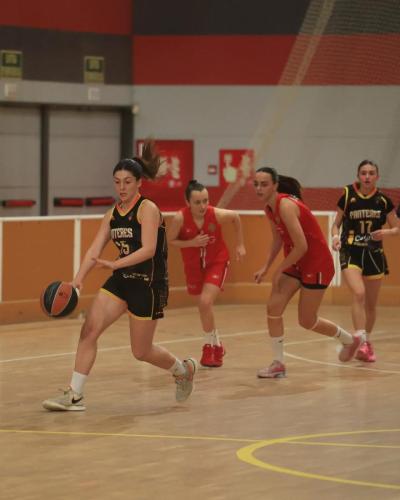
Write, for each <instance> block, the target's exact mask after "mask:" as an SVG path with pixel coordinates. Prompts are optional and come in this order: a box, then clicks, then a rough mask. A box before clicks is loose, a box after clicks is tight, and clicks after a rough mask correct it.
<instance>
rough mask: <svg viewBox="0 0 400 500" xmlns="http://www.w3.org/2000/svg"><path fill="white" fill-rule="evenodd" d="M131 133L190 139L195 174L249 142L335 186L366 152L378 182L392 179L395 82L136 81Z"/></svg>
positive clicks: (398, 133) (311, 182)
mask: <svg viewBox="0 0 400 500" xmlns="http://www.w3.org/2000/svg"><path fill="white" fill-rule="evenodd" d="M134 101H135V103H136V104H138V105H139V109H140V111H139V113H138V115H137V116H136V120H135V135H136V137H137V138H143V137H145V136H147V135H152V136H154V137H158V138H163V139H193V140H194V141H195V176H196V177H197V178H198V179H199V180H201V181H203V182H206V183H208V184H209V185H213V183H215V181H216V177H217V176H208V175H207V173H206V166H207V165H208V164H218V153H219V149H222V148H224V149H225V148H238V149H243V148H247V147H250V148H255V149H256V151H257V152H259V155H258V156H259V157H258V160H257V165H260V166H261V165H262V164H265V163H268V164H270V165H272V166H275V167H276V168H277V170H278V171H280V172H282V173H285V174H288V175H293V176H295V177H298V178H299V180H300V181H301V182H302V184H303V185H304V186H310V187H318V186H323V187H325V186H341V185H343V184H346V183H349V182H351V181H352V180H353V179H354V175H355V171H356V166H357V165H358V163H359V162H360V161H361V160H363V159H365V158H369V159H372V160H374V161H376V162H377V163H378V165H379V166H380V167H381V186H385V187H396V186H397V187H398V186H400V168H399V162H400V146H399V139H400V87H397V86H297V87H294V86H280V87H275V86H228V87H226V86H136V87H135V89H134Z"/></svg>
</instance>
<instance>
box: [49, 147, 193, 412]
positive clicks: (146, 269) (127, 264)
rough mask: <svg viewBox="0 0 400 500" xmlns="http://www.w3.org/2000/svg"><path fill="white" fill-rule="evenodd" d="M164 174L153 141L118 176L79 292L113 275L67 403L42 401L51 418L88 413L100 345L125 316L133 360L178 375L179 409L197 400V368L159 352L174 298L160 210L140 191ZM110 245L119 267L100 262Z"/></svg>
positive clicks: (92, 313) (86, 336)
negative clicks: (158, 336) (86, 395)
mask: <svg viewBox="0 0 400 500" xmlns="http://www.w3.org/2000/svg"><path fill="white" fill-rule="evenodd" d="M159 167H160V157H159V155H158V154H157V153H156V151H155V146H154V142H153V141H146V142H145V144H144V146H143V152H142V156H141V157H136V158H133V159H125V160H121V161H120V162H119V163H118V164H117V165H116V167H115V168H114V171H113V175H114V185H115V189H116V192H117V195H118V198H119V201H118V203H117V204H116V205H115V206H114V208H113V209H111V210H109V212H108V213H107V214H106V215H105V216H104V218H103V220H102V222H101V226H100V229H99V231H98V233H97V235H96V237H95V238H94V240H93V242H92V244H91V246H90V247H89V249H88V251H87V252H86V255H85V257H84V258H83V261H82V263H81V266H80V268H79V271H78V273H77V275H76V276H75V278H74V280H73V281H72V284H73V285H74V286H75V287H76V288H78V289H82V284H83V280H84V278H85V277H86V275H87V274H88V273H89V271H90V270H91V269H92V268H93V267H94V266H95V265H96V264H97V265H99V266H102V267H106V268H109V269H110V270H112V271H113V273H112V276H110V278H109V279H108V280H107V281H106V283H105V284H104V285H103V287H102V288H101V290H100V291H99V292H98V293H97V295H96V297H95V299H94V301H93V303H92V305H91V308H90V310H89V313H88V315H87V317H86V320H85V322H84V324H83V326H82V330H81V335H80V338H79V344H78V349H77V353H76V357H75V369H74V372H73V374H72V379H71V383H70V386H69V387H68V388H67V389H66V390H65V391H63V394H62V395H61V396H59V397H57V398H54V399H48V400H46V401H43V406H44V408H46V409H47V410H61V411H65V410H72V411H79V410H85V406H84V404H83V387H84V384H85V382H86V379H87V377H88V375H89V372H90V370H91V368H92V366H93V364H94V362H95V359H96V353H97V340H98V338H99V337H100V335H101V334H102V333H103V332H104V330H105V329H106V328H107V327H108V326H110V325H111V324H112V323H114V321H116V320H117V319H118V318H119V317H120V316H121V315H122V314H123V313H125V312H126V311H127V312H128V313H129V326H130V339H131V347H132V353H133V355H134V356H135V357H136V358H137V359H139V360H140V361H147V362H148V363H151V364H152V365H155V366H158V367H159V368H163V369H165V370H169V371H170V372H171V373H172V375H173V376H174V377H175V382H176V399H177V401H185V400H186V399H187V398H188V397H189V395H190V393H191V392H192V388H193V376H194V374H195V371H196V361H195V360H194V359H192V358H188V359H186V360H184V361H180V360H179V359H177V358H176V357H175V356H173V355H172V354H171V353H169V352H168V351H167V350H166V349H164V348H163V347H161V346H158V345H155V344H153V337H154V333H155V329H156V325H157V320H158V319H159V318H162V317H163V308H164V307H165V306H166V304H167V298H168V273H167V244H166V237H165V224H164V220H163V217H162V215H161V213H160V211H159V209H158V207H157V205H156V204H155V203H153V202H152V201H150V200H148V199H146V198H144V197H143V196H141V194H140V192H139V188H140V186H141V179H142V177H145V178H148V179H154V178H155V176H156V175H157V172H158V169H159ZM110 239H111V240H113V242H114V243H115V245H116V246H117V247H118V249H119V257H118V259H117V260H115V261H108V260H104V259H101V258H100V255H101V252H102V250H103V249H104V247H105V246H106V244H107V243H108V242H109V241H110Z"/></svg>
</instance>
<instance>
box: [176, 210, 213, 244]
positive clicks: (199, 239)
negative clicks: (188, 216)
mask: <svg viewBox="0 0 400 500" xmlns="http://www.w3.org/2000/svg"><path fill="white" fill-rule="evenodd" d="M182 226H183V214H182V212H178V213H177V214H175V215H174V217H173V219H172V222H171V224H170V226H169V229H168V243H170V244H171V245H174V246H176V247H178V248H188V247H205V246H206V245H207V244H208V241H209V239H210V237H209V236H208V234H198V235H197V236H195V237H194V238H193V239H191V240H180V239H179V233H180V231H181V229H182Z"/></svg>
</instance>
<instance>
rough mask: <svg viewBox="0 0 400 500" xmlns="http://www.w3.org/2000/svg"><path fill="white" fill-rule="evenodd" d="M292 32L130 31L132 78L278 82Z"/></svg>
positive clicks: (181, 81)
mask: <svg viewBox="0 0 400 500" xmlns="http://www.w3.org/2000/svg"><path fill="white" fill-rule="evenodd" d="M294 40H295V36H280V35H273V36H134V37H133V51H132V53H133V63H134V65H133V68H134V75H133V81H134V83H136V84H141V85H146V84H149V85H151V84H153V85H157V84H159V85H168V84H170V85H180V84H181V85H191V84H193V85H202V84H203V85H207V84H209V85H213V84H214V85H229V84H238V85H240V84H242V85H245V84H270V85H273V84H276V83H277V82H278V80H279V76H280V75H281V73H282V69H283V67H284V65H285V63H286V60H287V57H288V54H289V52H290V49H291V47H292V45H293V42H294Z"/></svg>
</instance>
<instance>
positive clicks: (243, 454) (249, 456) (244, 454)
mask: <svg viewBox="0 0 400 500" xmlns="http://www.w3.org/2000/svg"><path fill="white" fill-rule="evenodd" d="M384 432H400V429H379V430H369V431H347V432H328V433H320V434H307V435H303V436H293V437H289V438H277V439H268V440H264V441H260V442H258V443H254V444H251V445H249V446H245V447H244V448H241V449H240V450H238V451H237V452H236V455H237V457H238V458H239V460H242V461H243V462H246V463H248V464H250V465H254V466H256V467H259V468H261V469H266V470H269V471H273V472H280V473H282V474H288V475H291V476H296V477H300V478H303V479H318V480H320V481H330V482H335V483H341V484H351V485H356V486H370V487H374V488H382V489H390V490H400V485H399V484H390V483H374V482H371V481H358V480H355V479H343V478H340V477H336V476H325V475H322V474H313V473H310V472H303V471H300V470H297V469H290V468H288V467H280V466H277V465H274V464H271V463H269V462H263V461H262V460H259V459H258V458H256V457H255V456H254V455H253V454H254V452H255V451H257V450H259V449H261V448H266V447H267V446H272V445H274V444H282V443H285V444H286V443H291V442H293V441H299V440H302V439H312V438H319V437H337V436H351V435H356V434H373V433H384Z"/></svg>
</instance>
